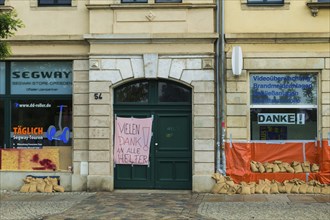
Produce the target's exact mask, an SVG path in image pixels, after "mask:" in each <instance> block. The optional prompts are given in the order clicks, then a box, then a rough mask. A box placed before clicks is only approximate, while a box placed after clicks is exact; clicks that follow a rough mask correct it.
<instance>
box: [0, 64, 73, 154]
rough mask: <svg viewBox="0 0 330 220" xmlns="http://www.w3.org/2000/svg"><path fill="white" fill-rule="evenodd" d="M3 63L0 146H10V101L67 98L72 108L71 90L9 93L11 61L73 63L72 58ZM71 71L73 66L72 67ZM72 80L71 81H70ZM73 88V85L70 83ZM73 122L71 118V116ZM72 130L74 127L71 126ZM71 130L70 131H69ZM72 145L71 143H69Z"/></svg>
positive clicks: (0, 100)
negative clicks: (2, 133) (50, 92)
mask: <svg viewBox="0 0 330 220" xmlns="http://www.w3.org/2000/svg"><path fill="white" fill-rule="evenodd" d="M3 62H4V63H5V84H6V88H5V93H4V94H0V102H3V103H4V106H5V107H4V116H5V118H4V128H5V132H4V143H0V146H2V144H4V146H6V148H12V147H13V146H12V140H11V136H10V132H11V128H12V124H11V120H12V117H11V106H12V101H15V100H35V101H36V102H37V101H38V100H45V99H50V100H69V101H71V103H72V108H73V91H72V93H71V94H12V93H11V80H10V78H11V63H12V62H71V63H72V65H73V61H72V60H12V61H3ZM72 71H73V68H72ZM72 82H73V81H72ZM72 89H73V85H72ZM72 123H73V118H72ZM71 129H72V130H73V129H74V127H73V126H72V128H71ZM70 132H71V131H70ZM71 146H72V145H71Z"/></svg>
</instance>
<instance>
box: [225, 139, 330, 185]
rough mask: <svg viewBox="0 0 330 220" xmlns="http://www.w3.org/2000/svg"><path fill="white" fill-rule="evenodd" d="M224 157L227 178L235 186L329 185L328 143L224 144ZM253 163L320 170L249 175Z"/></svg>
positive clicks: (325, 141)
mask: <svg viewBox="0 0 330 220" xmlns="http://www.w3.org/2000/svg"><path fill="white" fill-rule="evenodd" d="M225 153H226V174H227V176H230V177H231V178H232V179H233V181H234V182H235V183H240V182H242V181H243V182H246V183H249V182H258V181H259V180H265V179H268V180H271V181H272V180H274V181H277V182H280V183H283V182H284V181H289V180H292V179H299V180H302V181H306V182H308V181H310V180H316V181H319V182H320V183H321V184H330V146H329V145H328V141H327V140H324V141H323V142H322V143H321V142H288V143H272V142H270V143H260V142H253V143H241V142H227V143H226V145H225ZM252 161H254V162H255V163H261V164H267V163H268V164H270V163H272V164H274V163H276V162H279V161H280V162H282V163H285V164H290V165H291V166H295V164H297V163H299V164H305V165H306V163H309V164H312V165H314V167H315V166H317V167H319V170H318V171H316V172H264V173H261V172H252V170H251V162H252ZM305 171H306V170H305ZM314 171H315V170H314Z"/></svg>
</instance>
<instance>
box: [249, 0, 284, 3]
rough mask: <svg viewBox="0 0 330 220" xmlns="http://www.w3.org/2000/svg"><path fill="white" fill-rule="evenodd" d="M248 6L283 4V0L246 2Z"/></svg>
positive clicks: (250, 0)
mask: <svg viewBox="0 0 330 220" xmlns="http://www.w3.org/2000/svg"><path fill="white" fill-rule="evenodd" d="M248 4H284V0H248Z"/></svg>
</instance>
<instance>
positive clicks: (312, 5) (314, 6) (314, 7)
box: [306, 0, 330, 17]
mask: <svg viewBox="0 0 330 220" xmlns="http://www.w3.org/2000/svg"><path fill="white" fill-rule="evenodd" d="M306 5H307V7H308V8H309V9H310V10H311V13H312V16H313V17H316V16H317V14H318V12H319V9H323V8H330V2H314V1H313V0H312V2H308V3H306Z"/></svg>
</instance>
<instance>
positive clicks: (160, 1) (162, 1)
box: [156, 0, 182, 3]
mask: <svg viewBox="0 0 330 220" xmlns="http://www.w3.org/2000/svg"><path fill="white" fill-rule="evenodd" d="M175 2H177V3H181V2H182V0H156V3H175Z"/></svg>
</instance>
